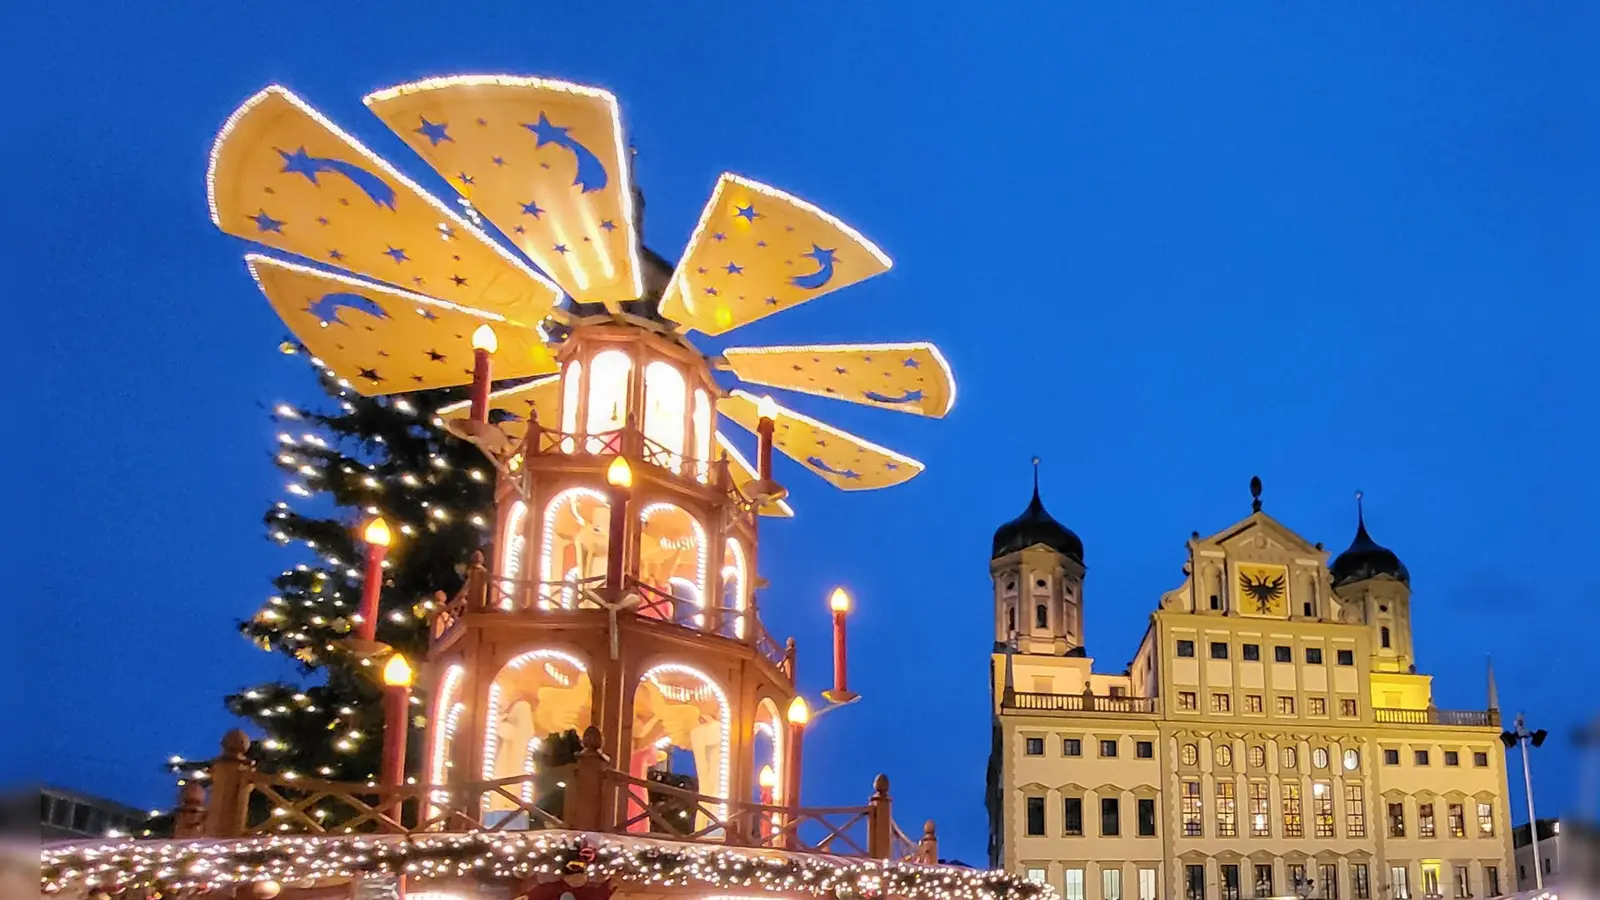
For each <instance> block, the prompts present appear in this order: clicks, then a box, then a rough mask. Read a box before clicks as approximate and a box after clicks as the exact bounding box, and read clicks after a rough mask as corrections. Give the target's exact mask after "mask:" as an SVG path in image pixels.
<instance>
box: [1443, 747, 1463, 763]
mask: <svg viewBox="0 0 1600 900" xmlns="http://www.w3.org/2000/svg"><path fill="white" fill-rule="evenodd" d="M1444 764H1445V765H1447V766H1459V765H1461V754H1460V753H1458V752H1456V751H1454V750H1446V751H1445V752H1444Z"/></svg>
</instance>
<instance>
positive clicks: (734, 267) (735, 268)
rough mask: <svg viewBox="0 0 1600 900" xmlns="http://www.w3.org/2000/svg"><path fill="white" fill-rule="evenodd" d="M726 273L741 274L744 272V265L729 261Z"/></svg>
mask: <svg viewBox="0 0 1600 900" xmlns="http://www.w3.org/2000/svg"><path fill="white" fill-rule="evenodd" d="M728 274H729V275H743V274H744V266H741V265H739V264H738V263H736V262H730V263H728Z"/></svg>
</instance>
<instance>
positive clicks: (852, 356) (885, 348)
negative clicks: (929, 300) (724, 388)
mask: <svg viewBox="0 0 1600 900" xmlns="http://www.w3.org/2000/svg"><path fill="white" fill-rule="evenodd" d="M722 356H723V359H724V362H725V365H726V367H727V369H728V370H729V371H731V372H733V373H734V374H735V375H737V376H739V380H741V381H748V382H752V383H754V384H764V385H766V386H768V387H775V388H783V389H784V390H789V391H799V392H801V393H804V394H815V395H816V396H818V397H831V398H833V399H835V400H848V401H850V402H851V403H860V404H863V405H866V406H880V407H883V408H884V409H893V410H898V411H900V412H907V413H915V414H917V415H919V416H932V417H933V418H936V419H937V418H940V417H942V416H944V414H945V413H947V412H949V411H950V407H952V406H954V405H955V402H956V382H955V378H954V377H953V376H952V375H951V373H950V365H949V363H946V362H945V361H944V354H942V353H940V352H939V348H938V347H935V346H934V345H932V344H928V343H911V344H834V345H826V346H824V345H819V346H814V347H732V348H729V349H728V350H724V351H723V353H722Z"/></svg>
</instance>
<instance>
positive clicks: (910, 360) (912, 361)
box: [901, 356, 922, 369]
mask: <svg viewBox="0 0 1600 900" xmlns="http://www.w3.org/2000/svg"><path fill="white" fill-rule="evenodd" d="M901 365H904V366H905V367H906V368H908V369H920V368H922V363H919V362H917V358H916V357H915V356H908V357H906V361H905V362H904V363H902V364H901Z"/></svg>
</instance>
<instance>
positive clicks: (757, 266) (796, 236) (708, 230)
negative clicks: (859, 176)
mask: <svg viewBox="0 0 1600 900" xmlns="http://www.w3.org/2000/svg"><path fill="white" fill-rule="evenodd" d="M891 265H892V263H891V262H890V261H889V257H887V256H885V255H884V253H883V251H882V250H879V249H878V248H877V246H876V245H874V244H873V243H872V242H871V241H869V240H867V239H866V238H864V237H862V236H861V234H860V233H859V232H857V231H856V230H855V229H853V228H851V227H850V226H848V225H846V224H844V223H843V222H841V221H839V220H838V219H836V218H834V217H833V216H830V215H828V214H827V213H825V212H823V211H822V210H820V209H818V208H816V207H815V206H812V205H811V204H809V203H807V202H805V201H804V200H801V199H799V198H797V197H793V196H791V195H789V194H785V193H784V192H782V191H780V190H777V189H776V188H771V187H768V186H767V185H764V184H760V183H758V182H755V181H750V180H748V179H745V178H741V177H739V176H738V175H732V174H728V173H724V174H723V176H722V177H721V178H720V179H718V180H717V187H716V189H715V190H713V191H712V193H711V201H710V202H709V203H707V204H706V208H705V210H704V211H702V212H701V213H700V224H699V225H698V226H696V227H695V231H694V234H693V235H692V236H691V237H690V238H689V249H687V250H686V251H684V254H683V259H682V260H680V261H679V263H678V270H677V271H676V272H674V273H673V276H672V281H671V283H669V284H668V286H667V290H666V292H665V293H664V294H663V295H662V298H661V314H662V315H664V316H666V317H667V318H668V319H671V320H672V321H674V322H678V323H681V324H682V325H684V326H686V327H688V328H693V329H697V330H699V331H703V332H705V333H706V334H710V335H718V334H723V333H724V332H728V331H732V330H733V329H735V328H738V327H739V326H741V325H748V324H749V323H751V322H754V321H756V320H757V319H760V318H763V317H765V316H770V315H772V314H773V313H775V312H781V311H783V310H785V309H788V308H789V307H791V306H797V305H799V304H801V303H804V302H806V301H807V300H810V299H812V298H814V297H820V296H822V295H823V294H826V293H828V292H829V291H836V290H838V289H839V288H842V287H846V286H848V285H852V284H855V283H856V282H858V281H861V280H863V279H867V278H871V277H872V276H874V275H878V274H881V273H883V272H887V271H888V270H889V267H890V266H891Z"/></svg>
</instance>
